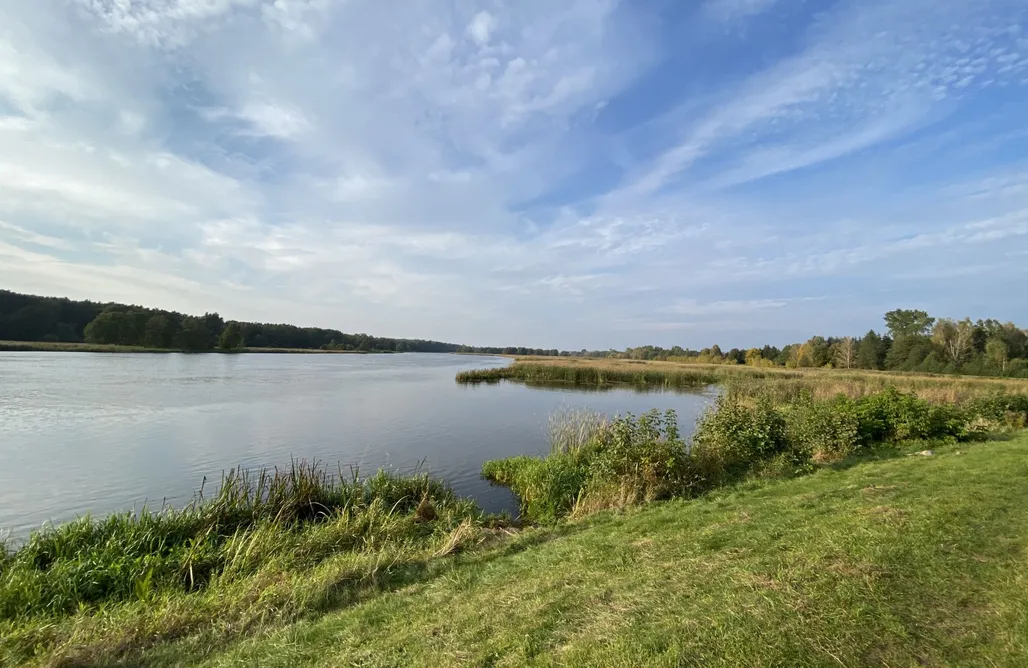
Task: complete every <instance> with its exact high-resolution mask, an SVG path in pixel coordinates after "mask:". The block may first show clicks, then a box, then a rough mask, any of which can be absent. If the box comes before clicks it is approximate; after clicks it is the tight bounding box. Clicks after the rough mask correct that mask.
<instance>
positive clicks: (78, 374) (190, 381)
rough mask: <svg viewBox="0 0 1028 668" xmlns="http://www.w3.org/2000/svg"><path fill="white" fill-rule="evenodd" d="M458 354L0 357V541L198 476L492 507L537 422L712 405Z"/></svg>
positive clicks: (540, 444) (693, 397)
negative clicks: (276, 480) (447, 488)
mask: <svg viewBox="0 0 1028 668" xmlns="http://www.w3.org/2000/svg"><path fill="white" fill-rule="evenodd" d="M506 363H507V360H505V359H500V358H490V357H470V356H458V355H418V354H408V355H179V354H170V355H132V354H126V355H115V354H95V355H93V354H67V353H63V354H62V353H25V352H23V353H0V529H5V530H12V531H13V532H14V533H15V534H16V535H24V533H25V532H26V531H27V530H29V529H31V528H33V527H38V526H39V525H40V524H41V523H43V522H44V521H46V520H50V519H52V520H55V521H61V520H66V519H70V518H73V517H76V516H78V515H82V514H85V513H93V514H97V515H100V514H106V513H109V512H112V511H115V510H129V509H133V508H139V507H141V506H142V505H143V504H144V503H147V502H149V503H150V504H151V505H155V506H160V505H161V504H162V503H163V502H165V501H167V502H169V503H171V504H172V505H181V504H183V503H185V502H186V501H188V500H189V499H190V498H191V497H192V495H193V493H194V492H195V491H196V489H197V488H198V487H199V485H200V482H201V481H202V480H203V478H204V476H206V477H207V478H208V480H211V479H217V478H218V477H219V476H220V474H221V472H222V471H224V470H226V469H229V468H233V467H236V466H244V467H260V466H283V465H288V464H289V461H290V459H291V458H296V459H317V460H319V461H321V462H324V463H325V464H327V465H328V466H329V467H330V468H333V469H334V468H335V467H336V465H337V464H338V465H339V466H341V467H342V468H343V470H348V468H349V467H350V466H359V467H360V469H361V471H364V472H370V471H372V470H375V469H378V468H380V467H383V466H385V467H389V468H393V469H396V470H399V471H410V470H412V469H413V468H414V467H416V466H418V465H419V464H421V463H423V467H424V468H425V469H427V470H428V471H429V472H430V473H431V474H432V475H435V476H437V477H441V478H443V479H445V480H446V481H447V482H449V483H450V484H451V485H452V486H453V487H454V489H455V490H456V491H457V492H458V493H460V494H463V495H468V496H472V497H473V498H475V499H476V500H478V502H479V503H480V505H482V507H483V508H485V509H486V510H490V511H498V510H503V509H512V508H513V501H512V499H511V497H510V495H509V493H508V492H507V491H506V490H504V489H501V488H495V487H491V486H490V485H489V483H487V482H486V481H484V480H482V479H481V477H480V476H479V471H480V470H481V465H482V462H484V461H486V460H488V459H494V458H497V457H506V456H510V455H516V454H538V453H543V452H546V450H547V448H548V442H547V436H546V424H547V420H548V417H549V415H551V414H552V413H553V412H554V411H555V410H557V409H559V408H561V407H564V406H569V407H589V408H592V409H594V410H598V411H601V412H605V413H610V414H613V413H625V412H633V413H636V414H638V413H641V412H644V411H646V410H649V409H650V408H658V409H660V410H664V409H667V408H674V409H675V410H677V411H678V415H679V418H680V421H681V423H682V429H683V433H688V432H689V431H690V430H691V429H692V426H693V424H694V422H695V419H696V417H697V415H698V414H699V412H700V411H701V410H702V409H703V407H704V406H705V405H706V403H707V402H708V400H709V395H698V394H677V393H672V392H666V391H661V390H657V391H653V392H651V391H647V392H640V391H639V389H638V388H604V389H603V390H602V391H597V390H596V389H595V388H594V389H593V390H591V391H585V390H584V389H583V388H577V387H569V386H562V387H554V386H547V387H545V388H542V387H537V386H526V385H521V384H515V383H502V384H498V385H489V386H485V385H482V386H464V385H458V384H457V383H455V382H454V375H455V374H456V373H457V371H460V370H464V369H471V368H483V367H489V366H500V365H503V364H506Z"/></svg>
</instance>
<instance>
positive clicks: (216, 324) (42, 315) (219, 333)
mask: <svg viewBox="0 0 1028 668" xmlns="http://www.w3.org/2000/svg"><path fill="white" fill-rule="evenodd" d="M0 340H5V341H51V342H86V343H99V344H115V345H123V346H143V347H147V348H164V349H170V350H184V351H190V352H203V351H207V350H214V349H222V350H234V349H239V348H298V349H307V350H311V349H321V350H352V351H361V352H428V353H449V352H457V351H458V349H459V348H460V346H458V345H455V344H452V343H442V342H440V341H422V340H420V339H392V338H387V337H379V336H370V335H368V334H344V333H343V332H340V331H338V330H334V329H322V328H320V327H296V326H295V325H278V324H267V323H259V322H234V321H233V322H225V321H224V320H223V319H222V318H221V316H220V315H218V314H217V313H207V314H204V315H202V316H190V315H184V314H182V313H176V312H174V311H163V310H160V309H151V308H143V307H140V306H129V305H126V304H115V303H100V302H92V301H73V300H70V299H63V298H57V297H37V296H33V295H23V294H18V293H15V292H9V291H6V290H0Z"/></svg>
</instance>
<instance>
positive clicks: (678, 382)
mask: <svg viewBox="0 0 1028 668" xmlns="http://www.w3.org/2000/svg"><path fill="white" fill-rule="evenodd" d="M456 380H457V382H458V383H463V384H479V383H496V382H501V381H514V382H521V383H526V384H529V385H539V386H553V387H560V386H561V385H572V386H578V387H603V386H614V385H634V386H638V387H653V388H667V389H681V390H692V389H699V388H703V387H708V386H711V385H719V386H722V387H723V388H724V389H725V390H726V391H727V392H728V393H729V394H731V395H733V396H736V397H740V398H751V399H752V398H755V397H758V396H767V397H770V398H771V399H773V400H774V401H792V400H795V399H796V398H798V397H800V396H802V395H804V394H809V395H810V396H812V397H813V398H815V399H828V398H832V397H835V396H838V395H840V394H841V395H844V396H847V397H850V398H859V397H863V396H868V395H870V394H874V393H875V392H880V391H882V390H883V389H885V388H886V387H895V388H897V389H899V390H902V391H904V392H914V393H916V394H917V395H918V396H919V397H921V398H923V399H927V400H929V401H933V402H936V403H961V402H964V401H968V400H971V399H974V398H979V397H986V396H989V395H992V394H996V393H1000V392H1002V393H1007V394H1028V380H1025V379H1020V378H992V377H979V376H954V375H941V374H918V373H904V372H887V371H867V370H857V369H783V368H774V367H752V366H744V365H735V364H696V363H676V362H655V361H644V360H619V359H598V358H547V357H518V358H516V359H515V361H514V363H513V364H511V365H510V366H507V367H503V368H498V369H482V370H473V371H465V372H461V373H459V374H457V377H456Z"/></svg>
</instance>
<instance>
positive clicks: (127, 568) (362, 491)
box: [0, 462, 481, 620]
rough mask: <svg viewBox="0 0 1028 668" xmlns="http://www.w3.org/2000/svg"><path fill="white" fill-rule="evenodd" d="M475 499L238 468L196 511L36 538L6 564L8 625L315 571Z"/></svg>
mask: <svg viewBox="0 0 1028 668" xmlns="http://www.w3.org/2000/svg"><path fill="white" fill-rule="evenodd" d="M480 519H481V514H480V512H479V511H478V509H477V507H476V506H475V504H474V503H473V502H472V501H468V500H461V499H458V498H457V497H456V496H455V495H454V494H453V492H452V491H451V490H450V489H449V488H448V487H446V486H445V485H444V484H443V483H441V482H439V481H437V480H433V479H432V478H430V477H428V476H427V475H423V474H418V475H413V476H409V477H402V476H398V475H394V474H391V473H387V472H384V471H381V472H378V473H377V474H375V475H373V476H371V477H369V478H360V477H359V475H357V474H356V473H353V474H352V476H351V477H349V478H347V477H345V476H344V475H343V474H342V472H341V471H340V472H339V473H338V474H336V475H333V474H329V473H328V472H327V471H326V470H325V469H323V468H322V467H320V466H318V465H317V464H308V463H305V462H296V463H294V464H293V466H292V467H291V468H289V469H286V470H278V469H275V470H261V471H256V472H248V471H240V470H234V471H231V472H229V473H228V474H226V475H225V476H224V478H223V480H222V483H221V485H220V486H219V488H218V491H217V493H216V494H215V495H214V496H213V497H212V498H209V499H204V498H202V496H198V497H197V498H196V499H195V500H194V501H193V502H192V503H190V504H189V505H187V506H186V507H184V508H182V509H179V510H175V509H163V510H161V511H159V512H154V511H150V510H149V509H144V510H143V511H141V512H139V513H124V514H116V515H112V516H110V517H107V518H105V519H102V520H94V519H92V518H89V517H84V518H81V519H79V520H77V521H74V522H69V523H66V524H62V525H59V526H48V527H45V528H43V529H42V530H40V531H37V532H35V533H34V534H32V535H31V536H30V537H29V539H28V540H27V542H26V543H25V544H24V545H22V546H21V547H20V548H19V549H17V550H15V551H10V550H6V549H5V550H3V552H2V556H0V620H4V619H14V618H19V617H26V616H33V615H47V616H60V615H67V614H71V613H74V612H76V611H79V610H82V609H90V608H94V607H97V606H104V605H108V604H111V603H116V602H119V601H131V600H145V599H148V598H150V597H152V596H155V595H158V594H161V595H165V594H173V593H188V592H195V591H199V590H203V589H205V588H207V587H209V586H210V585H211V584H212V583H214V582H216V581H220V580H224V579H226V578H233V577H240V576H244V575H248V574H252V573H255V572H257V571H258V570H259V569H261V568H262V567H264V566H266V565H268V564H270V563H273V562H274V563H278V564H279V565H288V566H290V567H293V566H305V567H311V566H314V565H316V564H317V563H319V562H320V561H321V560H323V559H325V558H327V557H328V556H329V555H331V554H334V553H337V552H339V551H346V550H364V549H368V548H369V547H374V546H375V545H377V544H381V543H383V542H389V541H408V540H409V541H416V540H419V539H427V538H429V537H431V536H433V535H434V534H437V533H438V532H440V531H443V532H446V531H449V530H451V529H453V528H454V527H456V526H458V525H460V524H461V523H462V522H464V521H465V520H470V521H474V522H479V521H480Z"/></svg>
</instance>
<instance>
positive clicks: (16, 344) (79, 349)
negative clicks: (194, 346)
mask: <svg viewBox="0 0 1028 668" xmlns="http://www.w3.org/2000/svg"><path fill="white" fill-rule="evenodd" d="M29 351H34V352H57V353H172V352H177V351H174V350H168V349H166V348H145V347H142V346H117V345H108V344H103V343H70V342H56V341H53V342H51V341H0V352H29Z"/></svg>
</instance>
